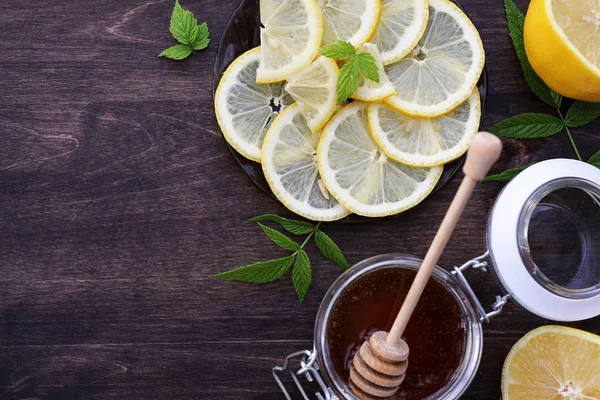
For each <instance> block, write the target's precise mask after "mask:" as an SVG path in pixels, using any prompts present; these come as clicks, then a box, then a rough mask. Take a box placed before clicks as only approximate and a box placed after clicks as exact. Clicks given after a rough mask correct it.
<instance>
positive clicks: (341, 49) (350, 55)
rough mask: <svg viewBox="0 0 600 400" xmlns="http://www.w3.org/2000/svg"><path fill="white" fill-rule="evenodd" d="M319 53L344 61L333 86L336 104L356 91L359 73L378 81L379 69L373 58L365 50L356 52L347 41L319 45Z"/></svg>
mask: <svg viewBox="0 0 600 400" xmlns="http://www.w3.org/2000/svg"><path fill="white" fill-rule="evenodd" d="M319 53H321V55H323V56H325V57H328V58H333V59H335V60H339V61H345V62H346V63H345V64H344V66H343V67H342V68H341V69H340V75H339V76H338V79H337V82H336V86H335V92H336V97H337V103H338V104H342V103H343V102H345V101H346V100H348V99H349V98H350V96H352V94H353V93H354V92H356V89H358V83H359V81H360V76H361V75H363V76H364V77H365V78H367V79H369V80H371V81H374V82H376V83H379V69H378V68H377V63H376V62H375V58H374V57H373V56H372V55H371V54H369V53H366V52H364V53H358V52H357V51H356V49H355V48H354V46H353V45H352V44H350V43H349V42H344V41H343V40H340V41H339V42H337V43H336V44H332V45H329V46H324V47H321V48H320V49H319Z"/></svg>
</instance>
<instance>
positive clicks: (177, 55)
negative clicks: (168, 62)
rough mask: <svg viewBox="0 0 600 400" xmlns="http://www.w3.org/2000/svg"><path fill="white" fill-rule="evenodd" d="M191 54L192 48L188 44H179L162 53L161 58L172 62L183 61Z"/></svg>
mask: <svg viewBox="0 0 600 400" xmlns="http://www.w3.org/2000/svg"><path fill="white" fill-rule="evenodd" d="M190 54H192V48H191V47H190V46H188V45H187V44H178V45H176V46H172V47H169V48H168V49H166V50H165V51H163V52H162V53H160V54H159V55H158V56H159V57H167V58H170V59H172V60H183V59H184V58H187V57H188V56H189V55H190Z"/></svg>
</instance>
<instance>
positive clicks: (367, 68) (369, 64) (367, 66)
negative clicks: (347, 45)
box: [356, 53, 379, 83]
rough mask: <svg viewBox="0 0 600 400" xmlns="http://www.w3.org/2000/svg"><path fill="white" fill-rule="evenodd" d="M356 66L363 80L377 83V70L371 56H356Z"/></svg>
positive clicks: (363, 54) (361, 54)
mask: <svg viewBox="0 0 600 400" xmlns="http://www.w3.org/2000/svg"><path fill="white" fill-rule="evenodd" d="M356 64H358V69H359V71H360V73H361V74H363V75H364V76H365V78H367V79H370V80H372V81H374V82H377V83H379V68H377V63H376V62H375V58H374V57H373V55H371V54H370V53H360V54H357V55H356Z"/></svg>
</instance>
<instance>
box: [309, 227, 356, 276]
mask: <svg viewBox="0 0 600 400" xmlns="http://www.w3.org/2000/svg"><path fill="white" fill-rule="evenodd" d="M315 243H316V244H317V247H318V248H319V250H321V253H322V254H323V255H324V256H325V257H327V258H329V259H330V260H331V261H333V262H334V263H336V264H337V265H338V266H339V267H340V268H341V269H342V270H344V271H346V270H347V269H348V268H350V265H349V264H348V261H346V257H344V254H343V253H342V251H341V250H340V248H339V247H338V245H337V244H335V242H334V241H333V240H332V239H331V238H330V237H329V236H328V235H327V234H325V232H323V231H321V230H319V229H317V230H316V232H315Z"/></svg>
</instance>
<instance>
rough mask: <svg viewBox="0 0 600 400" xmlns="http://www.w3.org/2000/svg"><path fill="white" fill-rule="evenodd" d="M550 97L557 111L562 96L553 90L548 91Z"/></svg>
mask: <svg viewBox="0 0 600 400" xmlns="http://www.w3.org/2000/svg"><path fill="white" fill-rule="evenodd" d="M550 96H551V97H552V100H553V101H554V106H555V107H556V108H557V109H559V108H560V106H561V105H562V101H563V97H562V94H558V93H556V92H555V91H554V90H552V89H550Z"/></svg>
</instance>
